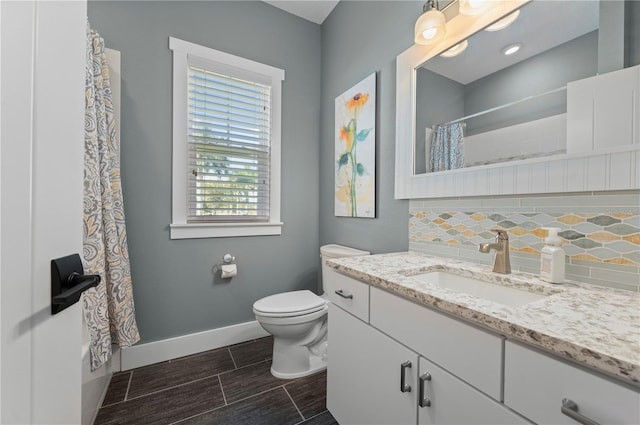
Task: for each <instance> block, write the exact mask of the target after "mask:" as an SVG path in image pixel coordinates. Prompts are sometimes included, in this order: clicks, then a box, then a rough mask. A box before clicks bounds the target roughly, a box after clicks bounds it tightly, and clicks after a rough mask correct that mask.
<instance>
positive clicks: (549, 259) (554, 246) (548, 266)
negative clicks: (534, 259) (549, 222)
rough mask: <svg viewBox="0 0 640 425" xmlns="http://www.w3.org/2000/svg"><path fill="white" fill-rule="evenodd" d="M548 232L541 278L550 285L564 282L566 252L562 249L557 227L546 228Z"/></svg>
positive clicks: (541, 261)
mask: <svg viewBox="0 0 640 425" xmlns="http://www.w3.org/2000/svg"><path fill="white" fill-rule="evenodd" d="M544 229H545V230H546V231H547V237H546V238H545V240H544V241H545V243H546V245H545V246H544V248H542V255H541V259H540V278H541V279H542V280H544V281H546V282H550V283H562V282H564V256H565V254H564V250H563V249H562V248H560V237H559V236H558V231H560V229H559V228H557V227H544Z"/></svg>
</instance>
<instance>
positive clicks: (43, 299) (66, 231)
mask: <svg viewBox="0 0 640 425" xmlns="http://www.w3.org/2000/svg"><path fill="white" fill-rule="evenodd" d="M86 16H87V7H86V1H66V2H62V1H43V2H32V1H20V2H5V1H2V2H0V19H1V25H0V28H1V32H0V34H1V35H0V41H1V49H0V52H1V54H2V57H1V64H2V66H1V71H0V76H1V86H0V94H1V99H2V106H1V108H0V111H1V119H0V124H1V135H0V142H1V145H0V163H1V166H0V238H1V244H0V278H1V280H0V283H1V285H0V319H1V320H0V323H1V325H0V331H1V333H0V341H1V346H0V348H1V349H0V362H1V368H0V397H1V402H0V406H1V410H0V422H2V423H7V424H9V423H10V424H27V423H47V424H59V423H65V424H77V423H80V420H81V408H80V406H81V366H82V363H81V344H82V328H81V326H82V317H81V311H80V306H79V305H78V304H76V305H74V306H73V307H71V308H68V309H67V310H64V311H62V312H61V313H59V314H57V315H55V316H52V315H51V312H50V308H51V307H50V297H51V289H50V287H51V283H50V282H51V277H50V261H51V259H53V258H58V257H62V256H65V255H69V254H72V253H76V252H77V253H80V252H81V251H82V184H83V151H84V149H83V138H84V78H85V75H84V62H85V59H84V55H85V53H84V52H85V40H86V36H85V26H86Z"/></svg>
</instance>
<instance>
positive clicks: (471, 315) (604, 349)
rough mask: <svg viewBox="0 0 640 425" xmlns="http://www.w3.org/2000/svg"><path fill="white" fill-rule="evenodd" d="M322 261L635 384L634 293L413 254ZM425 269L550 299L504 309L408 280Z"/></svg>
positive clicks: (639, 380) (638, 316) (637, 304)
mask: <svg viewBox="0 0 640 425" xmlns="http://www.w3.org/2000/svg"><path fill="white" fill-rule="evenodd" d="M327 264H328V265H329V266H330V267H332V268H334V269H337V270H339V271H340V272H342V273H344V274H346V275H349V276H351V277H354V278H356V279H359V280H362V281H364V282H366V283H368V284H370V285H372V286H375V287H379V288H382V289H385V290H388V291H390V292H393V293H395V294H397V295H400V296H403V297H405V298H408V299H411V300H413V301H415V302H418V303H421V304H424V305H425V306H429V307H432V308H435V309H437V310H441V311H444V312H446V313H449V314H451V315H453V316H457V317H459V318H462V319H465V320H467V321H469V322H472V323H475V324H477V325H480V326H482V327H484V328H488V329H490V330H492V331H494V332H497V333H499V334H501V335H504V336H505V337H507V338H512V339H517V340H520V341H524V342H526V343H528V344H530V345H533V346H536V347H538V348H540V349H543V350H545V351H547V352H551V353H553V354H556V355H558V356H560V357H562V358H565V359H567V360H570V361H572V362H575V363H579V364H582V365H584V366H587V367H589V368H591V369H595V370H598V371H600V372H603V373H605V374H607V375H610V376H613V377H615V378H617V379H620V380H622V381H625V382H627V383H630V384H632V385H634V386H636V387H637V386H640V294H638V293H633V292H629V291H624V290H617V289H610V288H604V287H598V286H594V285H589V284H583V283H580V282H565V283H563V284H560V285H555V284H551V283H546V282H543V281H541V280H540V279H539V278H538V276H536V275H533V274H528V273H519V272H513V273H511V274H508V275H505V274H499V273H494V272H493V271H492V270H491V267H490V266H485V265H479V264H474V263H468V262H462V261H456V260H451V259H447V258H438V257H431V256H427V255H424V254H419V253H413V252H398V253H391V254H378V255H369V256H362V257H351V258H335V259H331V260H329V261H328V262H327ZM430 271H446V272H449V273H452V274H457V275H462V276H468V277H473V278H476V279H481V280H484V281H487V282H491V283H496V284H500V285H504V286H509V287H514V288H518V289H523V290H526V291H529V292H534V293H538V294H543V295H548V296H545V297H543V298H542V299H539V300H536V301H532V302H529V303H527V304H526V305H522V306H515V307H514V306H506V305H503V304H499V303H496V302H491V301H488V300H485V299H483V298H478V297H474V296H471V295H467V294H465V293H461V292H455V291H452V290H450V289H446V288H441V287H438V286H437V285H435V284H433V283H427V282H423V281H420V280H418V279H416V278H415V277H412V276H415V275H417V274H421V273H424V272H430Z"/></svg>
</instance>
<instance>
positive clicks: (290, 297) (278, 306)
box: [253, 290, 327, 316]
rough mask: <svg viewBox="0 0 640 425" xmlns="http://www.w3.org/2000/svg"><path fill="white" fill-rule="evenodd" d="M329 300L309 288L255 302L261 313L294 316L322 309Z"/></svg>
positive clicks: (254, 306) (254, 307) (255, 306)
mask: <svg viewBox="0 0 640 425" xmlns="http://www.w3.org/2000/svg"><path fill="white" fill-rule="evenodd" d="M326 303H327V301H326V300H325V299H324V298H321V297H319V296H317V295H316V294H314V293H313V292H311V291H308V290H302V291H291V292H284V293H282V294H275V295H270V296H268V297H265V298H262V299H260V300H258V301H256V302H255V303H254V304H253V309H254V310H255V311H258V312H260V313H267V314H277V315H279V316H293V315H301V314H308V313H313V312H315V311H318V310H321V309H322V308H324V306H325V305H326Z"/></svg>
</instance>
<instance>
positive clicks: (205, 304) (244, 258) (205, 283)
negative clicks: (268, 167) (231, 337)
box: [88, 1, 406, 342]
mask: <svg viewBox="0 0 640 425" xmlns="http://www.w3.org/2000/svg"><path fill="white" fill-rule="evenodd" d="M88 9H89V10H88V15H89V21H90V23H91V25H92V27H93V28H94V29H95V30H97V31H98V32H99V33H100V34H101V35H102V37H103V38H104V39H105V40H106V44H107V46H108V47H110V48H113V49H116V50H120V51H121V52H122V120H121V121H122V122H121V130H122V137H121V138H122V143H121V144H122V179H123V190H124V201H125V212H126V215H127V217H126V218H127V230H128V238H129V250H130V256H131V268H132V278H133V292H134V299H135V304H136V315H137V319H138V325H139V327H140V332H141V334H142V342H150V341H154V340H160V339H165V338H169V337H172V336H177V335H184V334H189V333H193V332H198V331H202V330H207V329H213V328H218V327H223V326H226V325H231V324H235V323H242V322H246V321H250V320H254V317H253V313H252V304H253V302H254V301H255V300H257V299H258V298H260V297H263V296H266V295H269V294H272V293H276V292H282V291H287V290H293V289H316V286H317V281H318V273H319V265H320V263H319V258H318V247H319V242H318V187H319V181H318V176H319V169H318V161H317V158H318V144H319V133H320V127H319V124H320V123H319V117H320V102H319V101H318V99H320V67H321V64H320V55H319V52H320V47H321V44H320V35H321V34H320V27H319V26H318V25H316V24H313V23H311V22H308V21H305V20H303V19H300V18H297V17H294V16H293V15H290V14H287V13H285V12H283V11H281V10H279V9H276V8H274V7H271V6H268V5H267V4H265V3H263V2H257V1H256V2H219V1H215V2H183V1H180V2H168V1H159V2H149V1H142V2H117V1H106V2H97V1H90V2H89V7H88ZM274 29H277V30H274ZM169 36H173V37H177V38H181V39H184V40H186V41H190V42H194V43H198V44H202V45H205V46H208V47H211V48H214V49H218V50H222V51H225V52H228V53H231V54H235V55H239V56H244V57H247V58H249V59H252V60H255V61H258V62H262V63H265V64H268V65H272V66H275V67H278V68H282V69H284V70H285V81H284V84H283V121H282V164H283V165H282V220H283V222H284V228H283V234H282V236H265V237H244V238H218V239H193V240H170V239H169V223H170V220H171V110H172V109H171V108H172V107H171V90H172V88H171V82H172V80H171V75H172V72H171V70H172V56H171V52H170V50H169V48H168V43H169V41H168V39H169ZM404 209H405V210H406V206H405V208H404ZM405 215H406V211H405ZM396 222H397V225H398V227H401V228H406V220H405V217H404V216H403V217H396ZM403 237H404V238H405V239H406V231H405V234H404V235H403ZM227 252H229V253H231V254H233V255H235V256H236V258H237V263H238V268H239V274H238V276H237V277H235V278H234V279H233V280H232V281H231V282H230V283H229V282H220V281H219V280H217V279H215V278H214V275H213V273H212V267H213V265H214V264H215V263H216V262H218V261H219V260H220V259H221V258H222V256H223V255H224V254H225V253H227Z"/></svg>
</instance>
